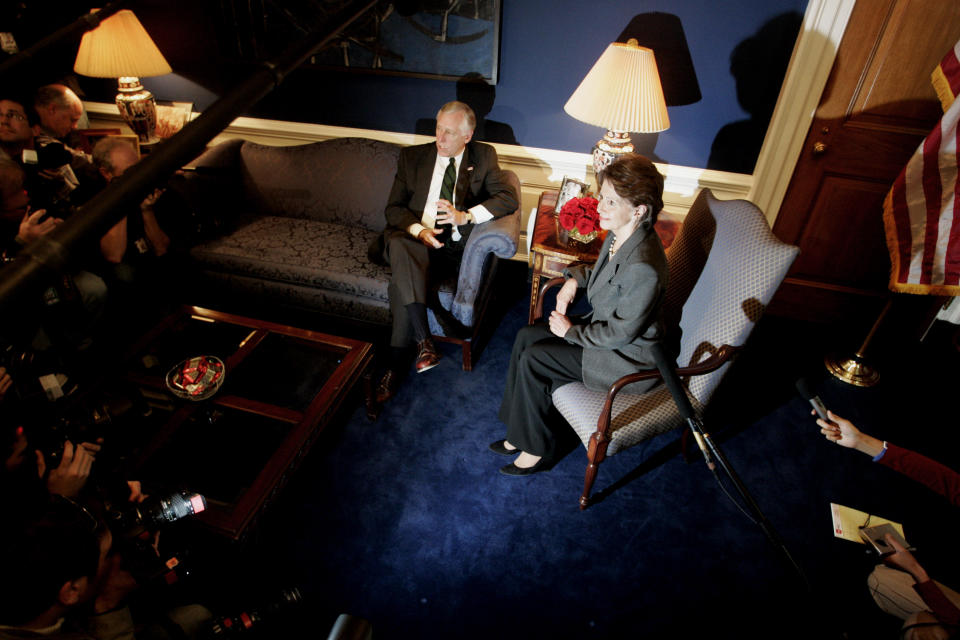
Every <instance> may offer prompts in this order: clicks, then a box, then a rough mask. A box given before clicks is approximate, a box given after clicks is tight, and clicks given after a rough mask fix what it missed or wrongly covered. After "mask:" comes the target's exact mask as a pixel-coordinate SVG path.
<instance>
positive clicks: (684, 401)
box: [650, 342, 717, 471]
mask: <svg viewBox="0 0 960 640" xmlns="http://www.w3.org/2000/svg"><path fill="white" fill-rule="evenodd" d="M650 351H651V353H652V354H653V361H654V362H656V363H657V369H659V370H660V375H661V376H662V377H663V382H664V384H666V385H667V391H669V392H670V396H671V397H672V398H673V402H674V404H675V405H677V411H679V412H680V416H681V417H682V418H683V419H684V420H686V421H687V424H688V425H690V431H692V432H693V437H694V439H695V440H696V441H697V446H698V447H700V452H701V453H703V458H704V460H706V461H707V467H709V468H710V471H716V468H717V467H716V464H715V463H714V461H713V456H711V455H710V451H709V450H708V449H707V446H706V444H705V443H704V441H703V435H702V433H701V431H702V430H703V427H702V425H701V424H700V420H699V419H698V418H697V417H696V413H695V412H694V410H693V405H692V404H690V398H688V397H687V391H686V389H685V388H684V386H683V383H682V382H680V376H678V375H677V369H676V364H675V363H674V361H673V359H672V358H671V357H670V356H668V355H667V353H666V351H664V348H663V343H662V342H656V343H654V345H653V347H652V348H651V349H650Z"/></svg>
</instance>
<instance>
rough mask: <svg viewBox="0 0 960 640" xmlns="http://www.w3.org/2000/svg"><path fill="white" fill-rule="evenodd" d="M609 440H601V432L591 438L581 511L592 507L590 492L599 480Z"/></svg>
mask: <svg viewBox="0 0 960 640" xmlns="http://www.w3.org/2000/svg"><path fill="white" fill-rule="evenodd" d="M608 442H609V440H604V439H601V438H600V435H599V432H598V433H594V434H593V435H592V436H591V437H590V449H589V450H588V451H587V471H586V473H585V474H584V476H583V494H582V495H581V496H580V510H581V511H583V510H584V509H586V508H587V507H589V506H590V490H591V489H593V482H594V481H595V480H596V479H597V471H598V470H599V469H600V463H601V462H603V461H604V459H606V457H607V443H608Z"/></svg>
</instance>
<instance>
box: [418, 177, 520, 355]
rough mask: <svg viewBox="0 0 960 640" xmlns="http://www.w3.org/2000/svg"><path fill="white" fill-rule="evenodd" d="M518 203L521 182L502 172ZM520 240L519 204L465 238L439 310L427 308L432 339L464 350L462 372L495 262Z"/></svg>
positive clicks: (473, 349)
mask: <svg viewBox="0 0 960 640" xmlns="http://www.w3.org/2000/svg"><path fill="white" fill-rule="evenodd" d="M503 173H504V176H505V177H506V179H507V182H509V183H510V186H512V187H513V190H514V192H515V193H516V196H517V202H518V203H519V202H520V195H521V193H520V180H519V178H517V175H516V174H515V173H514V172H513V171H509V170H504V171H503ZM519 238H520V205H519V204H518V205H517V209H516V211H514V212H513V213H511V214H509V215H506V216H502V217H500V218H494V219H493V220H490V221H488V222H484V223H483V224H481V225H478V226H477V228H476V229H474V230H473V232H472V233H471V234H470V237H469V238H468V239H467V246H466V247H465V248H464V250H463V260H462V261H461V262H460V273H459V275H458V277H457V278H456V279H454V278H450V279H449V280H447V281H446V282H443V283H441V286H440V291H439V292H438V297H439V303H440V307H441V308H440V309H437V308H436V307H434V308H430V309H428V313H427V319H428V321H429V323H430V332H431V334H433V337H434V339H436V340H440V341H441V342H450V343H454V344H459V345H460V347H461V349H462V351H463V370H464V371H470V370H472V368H473V358H474V356H475V355H476V354H477V352H478V351H479V349H480V346H481V345H480V344H479V338H480V331H481V329H482V328H483V327H482V320H483V317H484V315H485V313H486V311H487V306H488V304H489V302H490V294H491V292H492V285H493V280H494V277H495V276H496V270H497V263H498V262H499V260H500V259H501V258H503V259H509V258H512V257H513V255H514V254H515V253H516V252H517V243H518V242H519Z"/></svg>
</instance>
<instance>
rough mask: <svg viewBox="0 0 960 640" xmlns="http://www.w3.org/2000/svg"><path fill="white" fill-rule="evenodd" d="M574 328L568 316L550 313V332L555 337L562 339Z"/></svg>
mask: <svg viewBox="0 0 960 640" xmlns="http://www.w3.org/2000/svg"><path fill="white" fill-rule="evenodd" d="M572 326H573V323H572V322H570V318H568V317H567V316H565V315H563V314H562V313H560V312H558V311H551V312H550V332H551V333H553V335H555V336H557V337H559V338H562V337H563V336H565V335H566V333H567V330H568V329H570V327H572Z"/></svg>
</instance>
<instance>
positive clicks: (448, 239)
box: [371, 102, 518, 403]
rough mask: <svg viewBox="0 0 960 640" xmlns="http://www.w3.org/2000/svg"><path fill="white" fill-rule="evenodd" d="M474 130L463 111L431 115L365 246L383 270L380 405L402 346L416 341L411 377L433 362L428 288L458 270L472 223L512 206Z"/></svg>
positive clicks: (391, 390) (403, 156) (397, 369)
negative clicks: (387, 328)
mask: <svg viewBox="0 0 960 640" xmlns="http://www.w3.org/2000/svg"><path fill="white" fill-rule="evenodd" d="M475 126H476V117H475V116H474V113H473V110H472V109H470V107H469V106H467V105H466V104H464V103H462V102H448V103H447V104H445V105H443V107H441V108H440V111H439V112H438V113H437V140H436V142H435V143H431V144H423V145H417V146H412V147H407V148H405V149H404V150H403V151H401V152H400V158H399V160H398V162H397V175H396V178H395V179H394V182H393V188H392V189H391V190H390V198H389V201H388V202H387V207H386V210H385V213H386V218H387V227H386V229H384V232H383V235H382V236H381V237H378V243H377V246H376V247H372V248H371V257H372V258H373V259H375V260H376V259H382V260H384V261H385V262H386V263H387V264H388V265H389V266H390V269H391V276H390V288H389V296H390V310H391V312H392V314H393V333H392V335H391V338H390V346H391V358H390V364H389V366H388V369H387V372H386V373H385V374H384V376H383V378H382V379H381V380H380V383H379V384H378V385H377V401H378V402H380V403H383V402H386V401H387V400H389V399H390V398H392V397H393V395H394V394H395V393H396V390H397V385H398V384H399V375H400V373H401V372H403V371H404V370H405V369H406V367H407V366H408V365H407V362H406V357H405V353H406V348H407V347H408V346H410V345H411V344H413V343H414V342H416V345H417V357H416V365H415V366H416V371H417V373H423V372H424V371H428V370H430V369H432V368H433V367H435V366H437V364H438V363H439V361H440V355H439V353H437V350H436V347H435V346H434V344H433V340H432V339H431V337H430V328H429V325H428V323H427V296H428V292H429V291H430V284H431V283H432V282H439V281H440V280H442V279H443V278H444V276H447V275H449V274H451V273H457V272H458V270H459V267H460V259H461V258H462V256H463V249H464V247H465V246H466V244H467V238H468V237H469V236H470V232H471V231H472V230H473V227H474V226H475V225H478V224H483V223H484V222H486V221H488V220H491V219H493V218H496V217H500V216H504V215H507V214H509V213H512V212H513V211H515V210H516V208H517V206H518V202H517V197H516V195H515V194H514V192H513V189H512V188H511V187H510V185H509V184H508V183H507V182H506V181H505V180H504V177H503V172H502V171H501V170H500V166H499V164H498V162H497V152H496V150H494V148H493V147H491V146H490V145H487V144H483V143H480V142H471V138H472V137H473V130H474V127H475Z"/></svg>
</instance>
